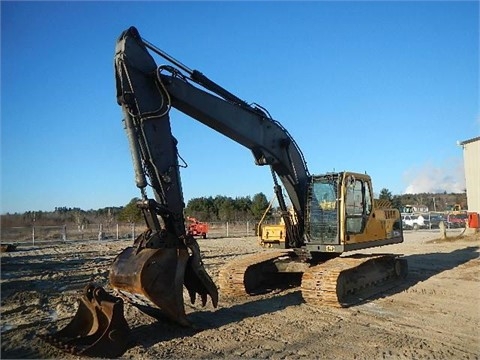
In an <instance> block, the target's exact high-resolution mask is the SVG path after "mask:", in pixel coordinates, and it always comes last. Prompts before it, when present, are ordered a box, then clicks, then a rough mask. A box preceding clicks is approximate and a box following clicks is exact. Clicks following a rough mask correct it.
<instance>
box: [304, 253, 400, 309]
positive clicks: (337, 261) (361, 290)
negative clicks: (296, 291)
mask: <svg viewBox="0 0 480 360" xmlns="http://www.w3.org/2000/svg"><path fill="white" fill-rule="evenodd" d="M407 272H408V264H407V261H406V260H405V259H401V258H398V257H397V256H395V255H367V256H365V255H353V256H349V257H337V258H334V259H331V260H328V261H326V262H324V263H322V264H319V265H315V266H311V267H310V268H308V269H307V270H306V271H305V272H304V273H303V276H302V285H301V291H302V296H303V299H304V300H305V302H306V303H307V304H310V305H313V306H332V307H348V306H351V305H354V304H358V303H361V302H362V301H364V300H365V299H367V298H370V297H372V296H373V295H375V294H378V293H381V292H383V291H385V290H388V289H390V288H392V287H394V286H396V285H397V284H398V283H399V281H400V280H402V279H403V278H405V276H406V275H407Z"/></svg>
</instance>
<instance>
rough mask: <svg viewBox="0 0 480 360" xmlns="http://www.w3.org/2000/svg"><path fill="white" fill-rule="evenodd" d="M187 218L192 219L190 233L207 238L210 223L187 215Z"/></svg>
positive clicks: (188, 228) (188, 231) (188, 229)
mask: <svg viewBox="0 0 480 360" xmlns="http://www.w3.org/2000/svg"><path fill="white" fill-rule="evenodd" d="M187 220H188V221H190V224H188V227H187V233H188V235H192V236H201V237H202V238H203V239H206V238H207V233H208V224H207V223H204V222H200V221H198V220H197V219H195V218H193V217H190V216H189V217H187Z"/></svg>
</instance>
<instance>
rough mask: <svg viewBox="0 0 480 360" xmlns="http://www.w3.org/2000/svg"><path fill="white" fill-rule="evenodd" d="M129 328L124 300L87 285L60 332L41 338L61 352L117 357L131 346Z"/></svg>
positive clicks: (99, 288)
mask: <svg viewBox="0 0 480 360" xmlns="http://www.w3.org/2000/svg"><path fill="white" fill-rule="evenodd" d="M129 336H130V328H129V327H128V323H127V321H126V320H125V318H124V316H123V300H122V299H121V298H119V297H115V296H112V295H110V294H108V293H107V292H106V291H105V290H104V289H103V288H102V287H100V286H96V285H94V284H89V285H87V286H86V287H85V288H84V292H83V296H82V297H81V298H80V299H79V306H78V310H77V312H76V314H75V316H74V317H73V319H72V320H71V321H70V322H69V323H68V324H67V325H66V326H65V327H64V328H63V329H61V330H59V331H58V332H56V333H53V334H44V335H40V337H41V338H42V339H43V340H44V341H45V342H47V343H49V344H51V345H53V346H55V347H57V348H59V349H60V350H62V351H65V352H68V353H71V354H74V355H84V356H91V357H103V358H116V357H119V356H121V355H122V354H123V353H124V352H125V351H126V350H127V349H128V348H129V346H130V341H129Z"/></svg>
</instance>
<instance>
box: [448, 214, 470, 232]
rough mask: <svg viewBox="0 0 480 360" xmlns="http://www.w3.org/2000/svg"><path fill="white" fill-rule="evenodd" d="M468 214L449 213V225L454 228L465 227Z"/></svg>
mask: <svg viewBox="0 0 480 360" xmlns="http://www.w3.org/2000/svg"><path fill="white" fill-rule="evenodd" d="M467 222H468V215H467V213H461V214H448V216H447V227H448V228H449V229H452V228H464V227H466V226H467Z"/></svg>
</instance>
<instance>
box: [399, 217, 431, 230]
mask: <svg viewBox="0 0 480 360" xmlns="http://www.w3.org/2000/svg"><path fill="white" fill-rule="evenodd" d="M402 224H403V228H404V229H413V230H418V229H425V228H428V227H430V224H429V221H428V220H427V219H425V218H424V217H423V216H422V215H402Z"/></svg>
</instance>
